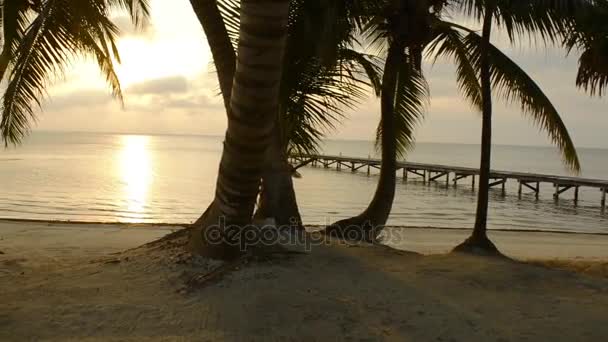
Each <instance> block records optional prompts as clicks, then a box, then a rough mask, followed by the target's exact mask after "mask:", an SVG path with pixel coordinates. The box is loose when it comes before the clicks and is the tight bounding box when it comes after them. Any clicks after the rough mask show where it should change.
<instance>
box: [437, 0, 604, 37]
mask: <svg viewBox="0 0 608 342" xmlns="http://www.w3.org/2000/svg"><path fill="white" fill-rule="evenodd" d="M487 1H488V0H451V1H449V4H448V6H449V7H450V8H452V9H453V10H455V11H456V12H460V13H463V14H465V15H467V16H469V17H470V18H473V19H476V20H478V21H479V20H481V18H482V16H483V13H484V12H485V7H486V6H487ZM491 1H492V2H493V4H494V5H495V6H496V7H495V8H496V10H495V12H494V20H495V25H496V26H497V28H500V29H503V30H504V31H505V32H506V33H507V34H508V36H509V38H510V39H511V41H512V42H515V41H516V40H517V39H518V38H521V37H528V38H529V39H531V40H532V41H534V42H537V39H540V40H541V42H544V43H561V42H562V40H563V39H564V38H565V34H566V32H567V27H568V26H569V25H572V23H573V22H575V21H576V20H577V17H578V16H579V15H580V13H581V12H584V11H588V10H590V9H591V8H593V5H594V3H595V0H529V1H513V0H491Z"/></svg>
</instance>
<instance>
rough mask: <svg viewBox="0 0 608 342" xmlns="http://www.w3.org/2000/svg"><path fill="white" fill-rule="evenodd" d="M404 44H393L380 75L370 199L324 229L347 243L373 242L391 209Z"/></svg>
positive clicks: (393, 195) (393, 193)
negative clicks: (377, 150)
mask: <svg viewBox="0 0 608 342" xmlns="http://www.w3.org/2000/svg"><path fill="white" fill-rule="evenodd" d="M404 48H405V46H404V44H403V43H402V42H400V41H398V40H396V41H394V42H393V43H392V44H391V46H390V47H389V50H388V55H387V57H386V62H385V63H386V64H385V67H384V76H383V79H382V97H381V107H382V108H381V119H380V120H381V122H380V125H381V129H382V138H381V145H382V146H381V147H382V165H381V167H380V178H379V180H378V185H377V186H376V192H375V193H374V197H373V198H372V200H371V202H370V203H369V205H368V207H367V208H366V209H365V210H364V211H363V212H362V213H361V214H359V215H358V216H355V217H351V218H348V219H345V220H341V221H338V222H336V223H333V224H332V225H330V226H328V227H327V228H326V230H325V232H326V233H328V234H330V235H335V236H339V237H343V238H347V239H349V240H363V241H368V242H373V241H375V240H376V239H377V237H378V234H379V233H380V232H381V230H382V229H383V228H384V225H385V224H386V221H387V220H388V216H389V214H390V212H391V209H392V206H393V200H394V198H395V183H396V181H397V176H396V174H395V172H396V169H397V142H396V132H395V125H394V118H395V115H394V109H395V92H396V89H397V80H398V78H399V63H401V62H402V61H403V59H402V58H401V57H402V55H403V53H404Z"/></svg>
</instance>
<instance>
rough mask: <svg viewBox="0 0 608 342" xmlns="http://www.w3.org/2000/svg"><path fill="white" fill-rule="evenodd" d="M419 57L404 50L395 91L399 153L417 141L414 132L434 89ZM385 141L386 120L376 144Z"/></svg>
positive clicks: (398, 154)
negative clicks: (420, 63) (383, 131)
mask: <svg viewBox="0 0 608 342" xmlns="http://www.w3.org/2000/svg"><path fill="white" fill-rule="evenodd" d="M416 60H417V58H415V56H411V55H410V54H404V55H403V59H402V60H401V63H400V65H399V69H398V70H399V74H398V76H397V87H396V92H395V109H394V115H395V118H394V125H395V132H396V139H397V156H398V157H399V158H403V157H405V155H406V153H407V152H408V151H410V150H411V149H412V148H413V147H414V144H415V135H414V132H415V130H416V128H417V126H418V125H419V124H420V123H421V122H422V121H423V120H424V116H425V114H426V111H427V108H428V104H429V98H430V90H429V86H428V83H427V81H426V79H425V78H424V75H423V74H422V71H421V70H420V69H419V68H418V67H417V66H416V62H415V61H416ZM381 141H382V122H381V123H380V125H378V129H377V133H376V148H379V147H380V146H379V144H380V142H381Z"/></svg>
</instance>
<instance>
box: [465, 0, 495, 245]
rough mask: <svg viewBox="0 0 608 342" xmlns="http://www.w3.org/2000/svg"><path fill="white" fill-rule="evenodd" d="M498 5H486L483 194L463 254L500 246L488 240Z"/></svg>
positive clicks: (480, 186)
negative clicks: (492, 67)
mask: <svg viewBox="0 0 608 342" xmlns="http://www.w3.org/2000/svg"><path fill="white" fill-rule="evenodd" d="M494 8H495V4H493V3H490V4H487V5H486V13H485V16H484V21H483V31H482V41H481V51H482V55H481V60H480V67H481V70H480V78H481V91H482V109H483V113H482V127H481V162H480V166H479V191H478V195H477V212H476V215H475V226H474V228H473V233H472V235H471V237H470V238H469V239H467V240H466V241H465V242H463V243H462V244H460V245H459V246H457V247H456V248H455V251H459V252H472V253H482V254H497V253H498V250H497V248H496V246H494V244H493V243H492V241H490V239H488V236H487V221H488V202H489V191H490V164H491V160H492V83H491V82H492V79H491V75H490V56H489V53H488V51H489V49H490V35H491V33H492V19H493V13H494Z"/></svg>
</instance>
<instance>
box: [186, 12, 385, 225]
mask: <svg viewBox="0 0 608 342" xmlns="http://www.w3.org/2000/svg"><path fill="white" fill-rule="evenodd" d="M191 3H192V6H193V9H194V11H195V13H196V14H197V17H198V19H199V21H200V22H201V24H202V26H203V29H204V31H205V34H206V36H207V40H208V42H209V45H210V49H211V51H212V54H213V56H214V60H215V61H216V63H215V64H216V69H217V73H218V78H219V81H220V88H221V90H222V94H223V96H224V100H225V103H227V102H228V101H229V99H230V91H231V82H232V77H231V75H232V74H233V72H234V67H232V68H231V67H230V65H231V64H233V62H232V63H231V62H230V61H234V59H235V54H234V50H233V49H232V48H231V43H232V44H233V45H235V44H236V42H237V41H238V30H239V25H240V16H239V6H240V5H239V2H238V1H234V0H220V1H217V2H216V1H215V0H191ZM352 6H353V5H352V4H351V3H350V2H349V1H331V2H327V1H301V0H292V1H291V9H290V21H289V24H288V40H287V52H286V53H287V55H288V56H287V58H285V66H284V68H285V72H284V74H283V78H282V80H281V99H280V104H281V105H280V108H281V111H280V113H279V116H278V118H277V125H276V126H277V127H276V129H275V132H274V133H273V138H272V144H271V146H270V148H269V149H268V151H267V154H266V155H267V160H266V168H265V171H264V173H263V176H262V188H261V193H260V202H259V206H258V210H257V211H256V217H258V218H265V217H272V218H274V220H275V223H276V224H277V225H278V226H283V227H287V226H296V227H298V228H302V223H301V218H300V214H299V210H298V205H297V201H296V196H295V191H294V188H293V181H292V175H293V173H294V170H293V168H292V167H291V165H289V163H288V162H287V157H288V155H289V153H291V152H294V153H308V154H310V153H315V152H316V151H317V148H318V142H319V141H320V139H321V137H322V136H323V134H324V131H326V130H329V129H333V128H334V123H335V122H338V120H339V119H341V117H342V113H343V108H348V107H352V106H353V104H354V103H356V101H357V100H358V99H360V98H362V97H363V95H364V93H363V87H366V86H367V84H366V82H364V81H363V79H364V78H366V77H367V78H369V79H370V83H371V85H373V86H375V87H377V85H378V83H379V81H378V80H377V79H378V76H377V73H378V68H377V67H376V65H375V64H374V61H373V57H371V56H366V55H363V54H361V53H358V52H357V51H355V50H353V49H352V48H351V46H350V45H351V44H352V41H353V40H354V39H353V37H352V36H351V34H350V32H351V31H352V30H353V26H354V25H355V23H353V22H352V20H350V16H349V13H351V12H352V11H353V8H352ZM363 73H365V75H363ZM203 216H204V215H203ZM201 218H202V217H201ZM200 221H201V219H199V220H198V221H197V222H196V223H195V225H198V224H199V223H200Z"/></svg>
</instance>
